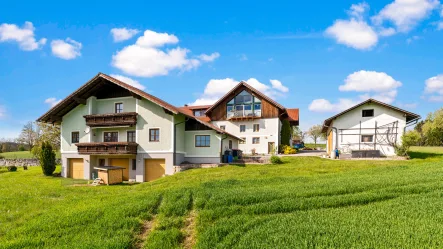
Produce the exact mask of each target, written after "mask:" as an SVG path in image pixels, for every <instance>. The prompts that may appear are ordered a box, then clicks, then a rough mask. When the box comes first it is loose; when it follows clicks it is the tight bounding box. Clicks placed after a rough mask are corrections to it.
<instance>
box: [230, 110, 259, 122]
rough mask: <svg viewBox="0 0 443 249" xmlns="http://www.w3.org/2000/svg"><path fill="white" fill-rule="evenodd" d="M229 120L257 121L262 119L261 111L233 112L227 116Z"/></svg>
mask: <svg viewBox="0 0 443 249" xmlns="http://www.w3.org/2000/svg"><path fill="white" fill-rule="evenodd" d="M227 117H228V120H232V119H256V118H261V111H260V110H256V111H252V110H241V111H232V112H228V114H227Z"/></svg>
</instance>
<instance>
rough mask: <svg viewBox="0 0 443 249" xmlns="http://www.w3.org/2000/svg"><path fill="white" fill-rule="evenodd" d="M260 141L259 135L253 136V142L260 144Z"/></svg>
mask: <svg viewBox="0 0 443 249" xmlns="http://www.w3.org/2000/svg"><path fill="white" fill-rule="evenodd" d="M259 143H260V138H259V137H253V138H252V144H259Z"/></svg>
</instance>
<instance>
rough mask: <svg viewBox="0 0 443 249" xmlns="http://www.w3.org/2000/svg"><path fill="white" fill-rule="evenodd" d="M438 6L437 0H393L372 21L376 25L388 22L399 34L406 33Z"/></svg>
mask: <svg viewBox="0 0 443 249" xmlns="http://www.w3.org/2000/svg"><path fill="white" fill-rule="evenodd" d="M439 6H440V2H439V1H438V0H395V1H394V2H392V3H390V4H388V5H386V6H385V7H384V8H383V9H382V10H381V11H380V12H379V13H378V14H377V15H376V16H374V17H372V21H373V22H374V23H375V24H376V25H382V24H383V22H385V21H390V22H392V23H393V24H394V25H395V26H396V28H397V30H398V31H399V32H408V31H410V30H411V29H412V28H414V27H415V26H417V24H418V23H419V22H420V21H422V20H423V19H425V18H427V17H428V16H429V14H430V13H431V12H432V10H434V9H436V8H438V7H439Z"/></svg>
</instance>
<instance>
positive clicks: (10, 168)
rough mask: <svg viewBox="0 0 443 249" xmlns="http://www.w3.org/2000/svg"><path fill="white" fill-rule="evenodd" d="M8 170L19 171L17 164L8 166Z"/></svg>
mask: <svg viewBox="0 0 443 249" xmlns="http://www.w3.org/2000/svg"><path fill="white" fill-rule="evenodd" d="M8 171H11V172H15V171H17V167H15V166H8Z"/></svg>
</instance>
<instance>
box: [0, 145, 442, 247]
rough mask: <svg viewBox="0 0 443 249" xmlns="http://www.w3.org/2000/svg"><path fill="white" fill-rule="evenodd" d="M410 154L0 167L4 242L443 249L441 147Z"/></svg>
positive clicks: (23, 244) (0, 244) (0, 234)
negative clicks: (137, 168)
mask: <svg viewBox="0 0 443 249" xmlns="http://www.w3.org/2000/svg"><path fill="white" fill-rule="evenodd" d="M415 150H416V151H415V153H417V154H416V155H419V156H420V157H419V158H418V159H413V160H410V161H333V160H326V159H320V158H284V162H285V163H284V164H282V165H278V166H273V165H247V166H246V167H240V166H227V167H222V168H215V169H197V170H189V171H186V172H183V173H179V174H176V175H173V176H169V177H166V178H162V179H159V180H157V181H154V182H152V183H143V184H135V185H117V186H110V187H108V186H99V187H89V186H82V185H80V186H77V185H75V186H74V185H73V183H78V182H73V181H72V180H70V179H62V178H53V177H45V176H43V175H42V174H41V169H40V168H38V167H33V168H32V169H31V170H28V171H23V170H22V169H21V168H20V169H19V171H18V172H7V171H5V170H4V169H3V170H2V169H0V193H1V198H0V248H38V247H46V248H96V247H101V248H131V247H135V246H137V248H138V247H144V248H181V247H183V246H185V245H186V246H194V247H195V248H312V247H316V248H423V247H434V248H438V247H440V248H441V247H443V241H442V240H441V238H442V237H443V212H441V210H442V209H443V198H442V197H443V193H442V190H443V186H442V185H441V179H442V177H443V169H442V164H441V160H442V159H443V157H442V155H441V154H439V153H441V152H442V151H441V150H440V151H438V150H436V151H431V152H433V154H431V155H432V156H431V157H429V158H427V159H420V158H423V157H424V156H423V155H425V154H426V153H429V151H426V150H427V149H421V148H419V149H415ZM428 150H429V149H428ZM194 215H195V219H194V220H193V221H190V219H191V220H192V219H193V217H194ZM192 223H195V228H193V226H190V225H189V224H192ZM189 238H192V241H189ZM194 238H195V239H194ZM185 241H186V243H185Z"/></svg>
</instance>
